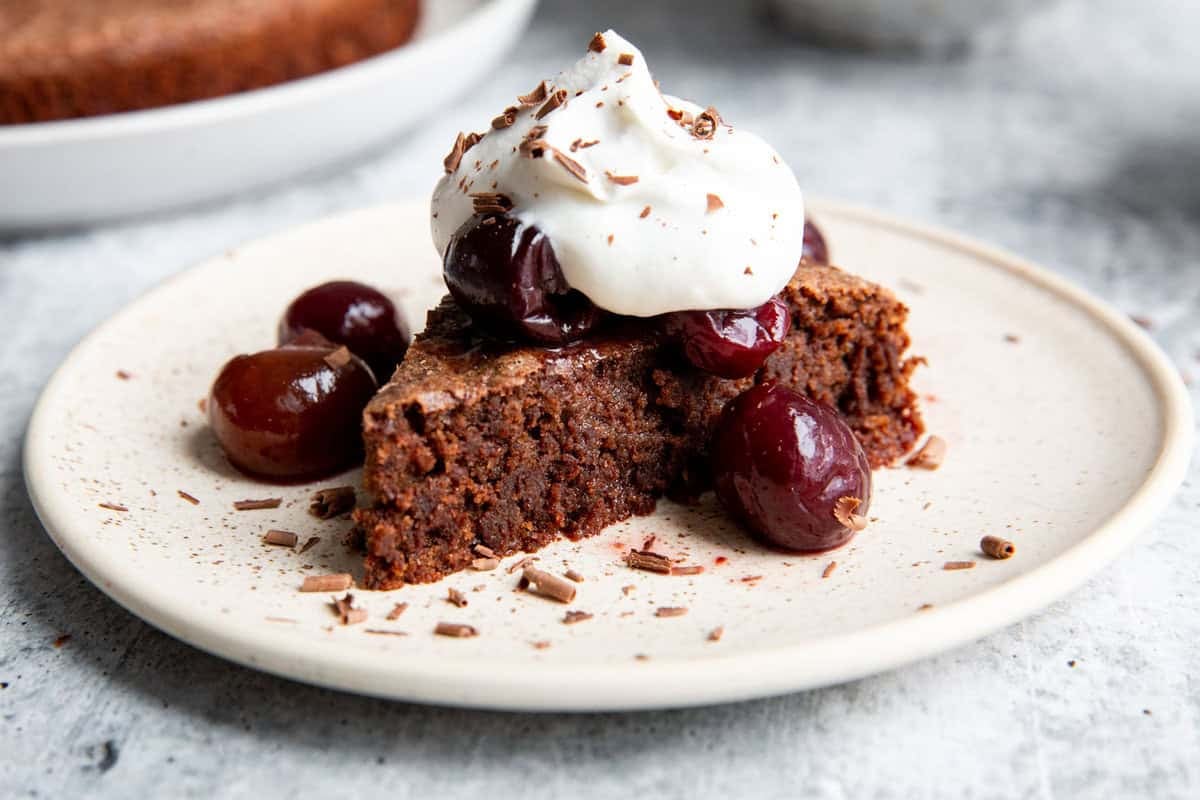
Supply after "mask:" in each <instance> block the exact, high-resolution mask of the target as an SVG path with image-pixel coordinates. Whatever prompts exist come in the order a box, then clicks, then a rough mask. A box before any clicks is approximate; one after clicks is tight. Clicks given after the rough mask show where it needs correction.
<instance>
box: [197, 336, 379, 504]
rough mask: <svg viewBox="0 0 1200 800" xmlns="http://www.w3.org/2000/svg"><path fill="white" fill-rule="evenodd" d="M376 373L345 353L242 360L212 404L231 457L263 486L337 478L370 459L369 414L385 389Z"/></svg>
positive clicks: (295, 352)
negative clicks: (365, 440)
mask: <svg viewBox="0 0 1200 800" xmlns="http://www.w3.org/2000/svg"><path fill="white" fill-rule="evenodd" d="M377 388H378V387H377V384H376V382H375V378H374V376H373V375H372V374H371V370H370V368H368V367H367V365H366V364H365V363H364V362H363V361H362V360H361V359H359V358H358V357H356V356H354V355H351V354H350V352H349V351H348V350H347V349H346V348H344V347H341V348H337V349H331V348H327V347H281V348H277V349H275V350H264V351H262V352H260V353H254V354H252V355H240V356H235V357H234V358H233V359H231V360H230V361H229V362H227V363H226V364H225V366H224V367H223V368H222V369H221V372H220V374H218V375H217V379H216V380H215V381H214V382H213V385H212V390H211V391H210V393H209V398H208V421H209V425H210V426H211V427H212V430H213V433H214V434H216V437H217V441H218V442H220V444H221V447H222V449H224V451H225V455H226V456H228V458H229V460H230V462H231V463H232V464H233V465H234V466H235V467H237V468H238V469H240V470H242V471H243V472H246V473H248V474H250V475H253V476H255V477H259V478H266V479H268V480H276V481H300V480H308V479H313V478H320V477H325V476H327V475H333V474H336V473H338V472H340V471H342V470H343V469H346V468H347V467H350V466H352V465H353V464H354V463H355V462H356V461H358V460H359V459H361V457H362V433H361V429H360V425H361V418H362V411H363V408H365V407H366V404H367V401H368V400H370V399H371V396H372V395H373V394H375V390H376V389H377Z"/></svg>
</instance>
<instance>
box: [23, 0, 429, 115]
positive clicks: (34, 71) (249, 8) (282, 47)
mask: <svg viewBox="0 0 1200 800" xmlns="http://www.w3.org/2000/svg"><path fill="white" fill-rule="evenodd" d="M418 10H419V6H418V0H270V2H265V1H263V0H104V2H93V1H92V0H4V2H2V3H0V124H11V123H25V122H39V121H45V120H55V119H65V118H69V117H87V116H93V115H98V114H112V113H116V112H119V111H132V110H135V109H144V108H152V107H155V106H163V105H169V104H172V103H182V102H186V101H189V100H201V99H204V98H210V97H218V96H221V95H227V94H232V93H235V92H242V91H246V90H248V89H257V88H260V87H263V86H270V85H272V84H277V83H282V82H284V81H288V80H293V79H295V78H302V77H305V76H308V75H313V74H316V73H318V72H322V71H324V70H328V69H332V68H334V67H340V66H344V65H346V64H350V63H352V62H355V61H359V60H361V59H363V58H367V57H368V56H372V55H375V54H377V53H381V52H383V51H385V50H388V49H390V48H393V47H396V46H398V45H400V44H403V43H404V42H406V41H408V39H409V38H410V37H411V36H412V33H413V29H414V27H415V26H416V23H417V16H418Z"/></svg>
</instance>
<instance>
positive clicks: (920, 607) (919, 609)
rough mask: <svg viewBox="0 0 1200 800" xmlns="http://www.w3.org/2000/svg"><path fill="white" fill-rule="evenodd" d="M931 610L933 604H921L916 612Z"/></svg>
mask: <svg viewBox="0 0 1200 800" xmlns="http://www.w3.org/2000/svg"><path fill="white" fill-rule="evenodd" d="M931 608H933V603H921V605H919V606H917V611H928V610H929V609H931Z"/></svg>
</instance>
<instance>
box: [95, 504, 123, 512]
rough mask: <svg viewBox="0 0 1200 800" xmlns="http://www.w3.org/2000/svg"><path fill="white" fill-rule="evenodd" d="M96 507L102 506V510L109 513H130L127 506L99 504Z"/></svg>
mask: <svg viewBox="0 0 1200 800" xmlns="http://www.w3.org/2000/svg"><path fill="white" fill-rule="evenodd" d="M96 505H98V506H100V507H101V508H107V509H108V510H109V511H128V510H129V509H128V508H126V507H125V506H122V505H118V504H117V503H97V504H96Z"/></svg>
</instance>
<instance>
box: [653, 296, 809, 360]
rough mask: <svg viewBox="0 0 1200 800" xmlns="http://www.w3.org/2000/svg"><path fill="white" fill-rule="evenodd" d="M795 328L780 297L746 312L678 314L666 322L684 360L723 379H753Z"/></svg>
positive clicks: (670, 316)
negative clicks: (752, 376)
mask: <svg viewBox="0 0 1200 800" xmlns="http://www.w3.org/2000/svg"><path fill="white" fill-rule="evenodd" d="M791 327H792V319H791V315H790V314H789V313H788V307H787V304H786V303H784V302H783V301H782V300H781V299H779V298H778V297H772V298H771V299H770V300H768V301H767V302H765V303H763V304H762V305H761V306H758V307H757V308H750V309H746V310H744V311H727V310H720V311H678V312H676V313H674V314H667V315H666V316H665V317H664V318H663V330H664V331H666V333H667V335H668V336H670V337H672V338H673V339H675V340H676V341H677V342H678V343H679V346H680V349H681V350H682V351H683V355H684V357H685V358H687V360H688V361H690V362H691V363H692V364H694V365H695V366H697V367H699V368H700V369H702V370H706V371H707V372H711V373H713V374H714V375H718V376H720V377H722V378H744V377H746V376H747V375H753V374H754V373H755V372H757V371H758V368H759V367H761V366H762V365H763V362H764V361H766V360H767V356H769V355H771V353H774V352H775V351H776V350H777V349H779V345H781V344H783V340H784V339H785V338H786V337H787V334H788V331H789V330H790V329H791Z"/></svg>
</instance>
